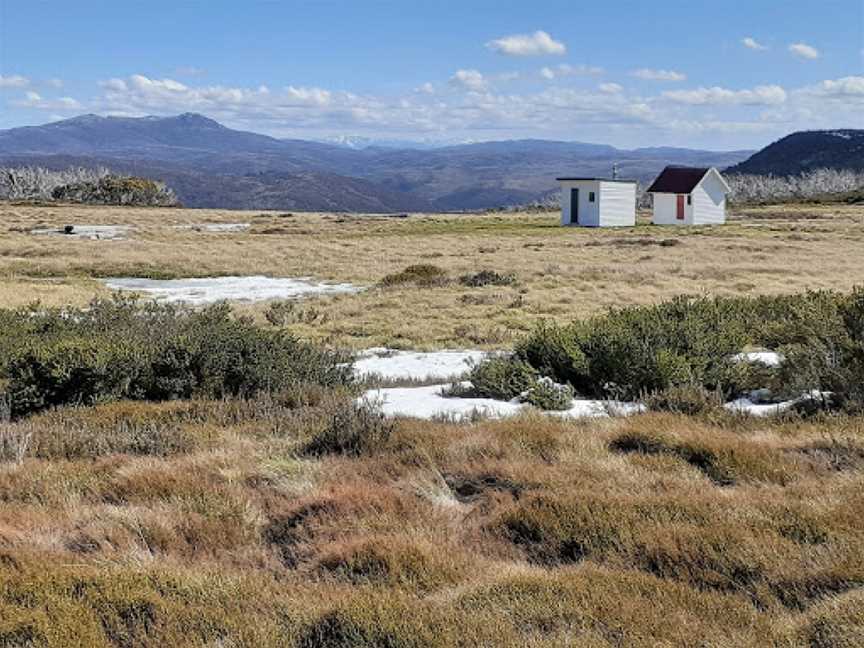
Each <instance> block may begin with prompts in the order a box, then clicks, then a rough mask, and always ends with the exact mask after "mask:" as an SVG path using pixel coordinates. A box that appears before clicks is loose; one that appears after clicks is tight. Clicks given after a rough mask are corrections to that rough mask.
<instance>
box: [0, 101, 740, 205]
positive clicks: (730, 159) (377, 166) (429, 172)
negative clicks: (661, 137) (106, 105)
mask: <svg viewBox="0 0 864 648" xmlns="http://www.w3.org/2000/svg"><path fill="white" fill-rule="evenodd" d="M404 144H405V146H404V147H402V146H401V145H397V144H396V143H394V146H392V147H391V146H382V145H380V143H378V144H374V143H372V142H371V141H370V145H369V146H361V145H360V141H359V140H355V141H353V143H352V145H348V144H347V143H346V141H345V140H340V141H339V142H338V143H322V142H314V141H308V140H298V139H277V138H274V137H269V136H267V135H261V134H258V133H251V132H246V131H238V130H233V129H230V128H227V127H225V126H223V125H221V124H219V123H218V122H216V121H214V120H212V119H209V118H207V117H204V116H202V115H198V114H194V113H185V114H182V115H177V116H173V117H137V118H132V117H100V116H96V115H82V116H80V117H75V118H73V119H67V120H63V121H59V122H54V123H50V124H45V125H43V126H28V127H22V128H13V129H9V130H3V131H0V161H3V162H5V163H14V164H42V165H46V166H53V167H57V166H62V165H68V164H85V165H94V164H100V165H104V166H107V167H109V168H113V169H117V170H118V171H124V172H137V173H145V172H146V173H147V174H149V175H151V176H153V177H157V178H159V179H162V180H164V181H166V182H168V183H169V184H170V185H171V186H172V187H174V188H175V190H176V191H177V193H178V195H179V197H180V199H181V200H182V201H183V203H184V204H186V205H188V206H193V207H233V208H262V209H263V208H275V209H282V208H285V209H297V210H302V209H309V210H315V209H327V210H342V211H370V210H375V211H420V210H456V211H458V210H465V209H483V208H489V207H501V206H506V205H511V204H516V203H522V202H529V201H531V200H535V199H537V198H539V197H541V196H543V195H546V194H548V192H549V191H550V190H552V189H554V188H555V186H556V183H555V178H556V177H557V176H560V175H563V174H567V175H576V174H578V175H586V176H587V175H597V176H607V175H609V174H610V173H611V169H612V165H613V163H614V164H617V165H618V169H619V172H620V174H621V176H622V177H629V178H632V179H635V180H640V181H643V182H644V181H648V180H650V179H651V178H652V177H653V176H654V175H656V174H657V173H658V172H659V171H660V170H661V169H662V168H663V167H664V166H665V165H667V164H694V165H712V166H719V167H726V166H729V165H731V164H735V163H738V162H741V161H742V160H744V159H746V158H747V157H749V155H750V153H751V152H750V151H733V152H725V153H723V152H712V151H701V150H690V149H680V148H665V147H663V148H643V149H636V150H634V151H626V150H619V149H616V148H615V147H612V146H607V145H603V144H590V143H584V142H560V141H548V140H531V139H526V140H510V141H500V142H477V143H469V144H458V145H449V146H440V147H434V148H430V147H427V148H418V147H413V146H412V145H411V143H408V142H406V143H404Z"/></svg>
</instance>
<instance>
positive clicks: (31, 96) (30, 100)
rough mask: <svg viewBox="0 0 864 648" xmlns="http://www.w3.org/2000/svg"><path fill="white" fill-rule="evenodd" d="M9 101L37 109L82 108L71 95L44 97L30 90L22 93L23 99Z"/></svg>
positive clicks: (22, 106)
mask: <svg viewBox="0 0 864 648" xmlns="http://www.w3.org/2000/svg"><path fill="white" fill-rule="evenodd" d="M11 103H12V105H14V106H17V107H18V108H35V109H37V110H80V109H81V108H82V106H81V103H80V102H79V101H78V100H77V99H73V98H72V97H59V98H57V99H45V98H44V97H42V95H40V94H39V93H38V92H34V91H32V90H28V91H27V92H26V93H24V99H19V100H16V101H13V102H11Z"/></svg>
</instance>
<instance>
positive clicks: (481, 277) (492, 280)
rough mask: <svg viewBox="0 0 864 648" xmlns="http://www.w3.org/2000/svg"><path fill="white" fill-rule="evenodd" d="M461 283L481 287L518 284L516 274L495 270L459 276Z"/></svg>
mask: <svg viewBox="0 0 864 648" xmlns="http://www.w3.org/2000/svg"><path fill="white" fill-rule="evenodd" d="M459 283H460V284H462V285H463V286H468V287H469V288H481V287H483V286H513V285H515V284H516V275H514V274H501V273H498V272H495V271H494V270H481V271H480V272H475V273H473V274H466V275H462V276H461V277H459Z"/></svg>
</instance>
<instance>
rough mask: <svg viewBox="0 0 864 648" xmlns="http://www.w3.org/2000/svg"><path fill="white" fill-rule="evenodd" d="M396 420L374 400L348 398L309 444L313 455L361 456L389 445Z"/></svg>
mask: <svg viewBox="0 0 864 648" xmlns="http://www.w3.org/2000/svg"><path fill="white" fill-rule="evenodd" d="M394 428H395V423H394V422H393V421H392V420H391V419H388V418H387V417H386V416H385V415H384V413H383V412H382V411H381V409H380V407H379V406H377V405H376V404H375V403H372V402H356V401H347V402H342V403H339V404H337V406H336V408H335V410H334V411H333V412H332V414H331V416H330V421H329V423H328V424H327V425H326V426H325V427H324V428H323V429H322V430H320V431H319V432H318V433H316V434H315V436H314V437H313V438H312V440H311V441H309V443H308V444H307V445H306V448H305V451H306V453H307V454H310V455H325V454H343V455H352V456H359V455H361V454H368V453H374V452H376V451H378V450H381V449H382V448H383V447H385V446H386V444H387V443H388V441H389V440H390V437H391V436H392V435H393V430H394Z"/></svg>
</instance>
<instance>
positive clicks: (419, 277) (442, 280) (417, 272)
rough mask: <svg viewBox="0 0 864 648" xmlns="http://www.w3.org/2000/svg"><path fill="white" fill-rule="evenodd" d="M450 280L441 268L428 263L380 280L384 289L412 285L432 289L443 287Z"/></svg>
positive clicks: (410, 267)
mask: <svg viewBox="0 0 864 648" xmlns="http://www.w3.org/2000/svg"><path fill="white" fill-rule="evenodd" d="M449 281H450V279H449V278H448V276H447V272H446V271H445V270H444V269H443V268H439V267H438V266H436V265H432V264H429V263H419V264H416V265H410V266H408V267H407V268H405V269H404V270H402V272H397V273H394V274H389V275H386V276H385V277H384V278H383V279H382V280H381V285H382V286H385V287H390V286H401V285H405V284H413V285H415V286H424V287H434V286H444V285H446V284H447V283H449Z"/></svg>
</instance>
